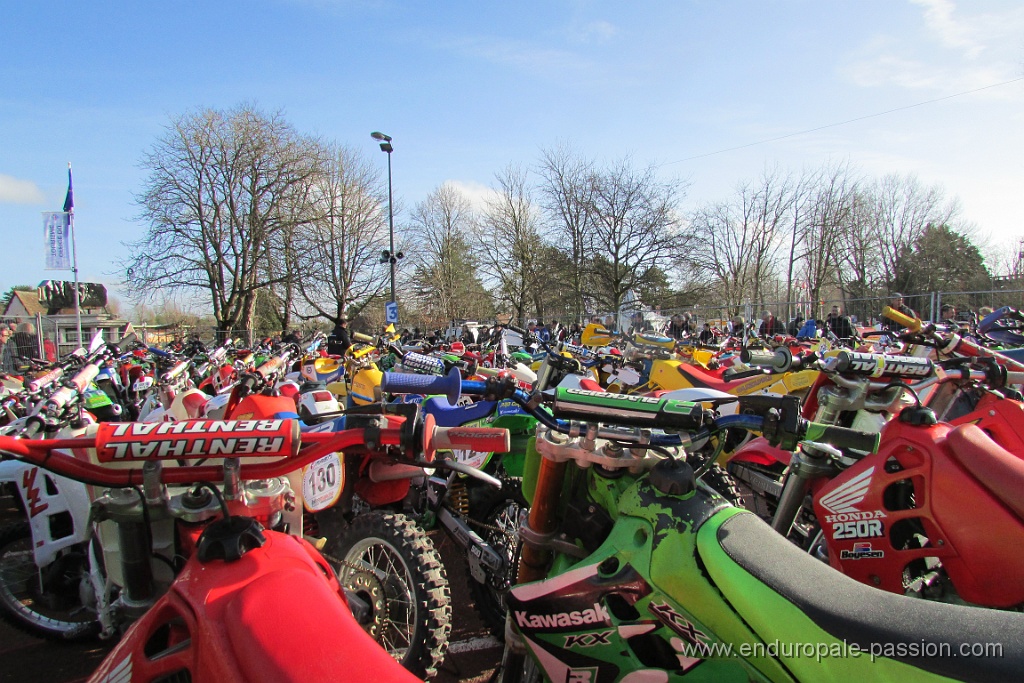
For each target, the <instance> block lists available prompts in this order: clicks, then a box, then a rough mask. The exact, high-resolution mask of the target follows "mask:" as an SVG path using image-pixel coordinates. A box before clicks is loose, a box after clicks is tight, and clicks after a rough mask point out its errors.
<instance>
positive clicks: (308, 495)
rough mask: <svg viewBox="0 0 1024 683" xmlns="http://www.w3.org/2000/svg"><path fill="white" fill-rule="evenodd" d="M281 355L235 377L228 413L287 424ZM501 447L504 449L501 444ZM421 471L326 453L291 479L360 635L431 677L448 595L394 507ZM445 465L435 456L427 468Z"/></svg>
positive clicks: (357, 417)
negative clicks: (359, 614)
mask: <svg viewBox="0 0 1024 683" xmlns="http://www.w3.org/2000/svg"><path fill="white" fill-rule="evenodd" d="M288 358H289V352H288V351H285V352H283V353H280V354H279V355H278V356H275V357H272V358H270V359H268V361H267V363H265V364H264V365H263V366H261V367H260V368H258V369H257V371H256V372H253V373H247V374H245V375H243V376H242V377H241V378H240V379H239V381H238V383H237V384H236V385H235V387H234V388H233V389H232V394H231V400H230V402H229V403H230V405H229V409H228V412H227V415H228V417H231V418H235V419H270V418H297V417H298V415H297V414H296V412H295V410H296V404H295V398H294V397H289V396H286V395H281V394H280V393H279V392H278V391H277V389H276V387H277V386H278V383H279V382H278V380H279V379H280V375H281V373H282V372H283V370H284V369H286V368H287V365H288ZM419 410H420V406H419V405H418V404H415V403H407V404H394V405H385V404H380V403H377V404H368V405H365V406H356V407H351V408H349V410H348V411H347V412H346V413H345V414H344V415H342V416H339V417H335V418H334V419H332V420H330V421H325V422H319V423H318V424H315V425H307V426H304V427H303V428H302V429H303V433H304V434H316V433H320V432H332V431H338V430H340V429H344V428H349V427H352V426H354V425H361V424H364V423H366V422H367V421H370V422H371V423H377V422H381V421H383V422H385V423H390V422H392V421H398V422H400V421H402V420H404V419H408V417H409V416H410V415H416V414H419ZM427 419H428V420H432V418H431V417H429V416H428V418H427ZM502 448H503V449H504V450H507V444H506V445H504V446H503V447H502ZM495 450H502V449H495ZM425 466H427V463H424V462H422V461H418V462H417V461H413V460H412V459H405V460H402V461H400V462H385V461H381V460H380V459H377V458H369V457H364V458H362V459H359V458H346V457H343V454H339V453H333V454H327V455H325V456H324V457H322V458H320V459H318V460H317V461H316V462H314V463H312V464H311V465H310V466H309V467H307V468H305V469H304V470H303V471H302V472H301V473H300V474H299V475H298V476H297V481H296V488H301V489H302V491H303V509H302V512H303V515H302V528H304V529H305V531H306V533H307V534H310V535H312V536H316V537H318V538H322V539H323V546H322V550H323V552H324V553H325V555H326V556H327V557H328V559H329V560H330V562H331V564H332V566H333V567H334V568H335V570H336V571H337V572H338V575H339V579H340V581H341V583H342V585H343V586H344V587H345V588H346V589H348V590H351V591H354V592H355V593H357V594H358V595H360V596H363V598H364V599H365V601H366V603H367V604H368V605H369V609H368V615H367V618H366V619H365V624H364V625H365V627H366V629H367V631H368V632H369V633H370V634H371V635H372V636H373V637H374V638H375V639H376V640H377V641H378V642H379V643H381V645H383V646H384V647H385V648H386V649H387V650H388V651H389V652H391V653H392V654H393V655H394V656H395V657H396V658H397V659H398V660H399V661H400V662H401V663H402V664H403V665H404V666H406V668H408V669H409V670H411V671H414V672H415V673H417V674H418V675H422V676H431V675H433V674H434V673H435V672H436V670H437V667H438V666H439V665H440V663H441V662H442V661H443V659H444V656H445V653H446V652H447V647H448V636H449V633H450V632H451V613H452V607H451V597H450V590H449V587H448V579H447V575H446V573H445V571H444V567H443V565H442V563H441V560H440V556H439V555H438V553H437V550H436V549H435V547H434V544H433V542H432V541H431V540H430V538H429V537H428V536H427V534H426V532H425V531H424V530H423V529H422V528H421V527H419V526H417V525H416V524H415V522H414V521H413V519H411V518H410V517H408V516H407V515H405V514H403V512H402V506H401V503H402V501H404V500H405V499H406V497H407V496H408V494H409V491H410V487H411V480H412V479H413V478H417V477H418V478H426V477H427V476H429V475H428V473H427V471H426V470H425ZM449 466H450V464H449V463H448V462H447V461H445V460H438V461H437V462H436V463H434V464H432V465H429V467H444V468H447V467H449ZM429 467H428V468H429Z"/></svg>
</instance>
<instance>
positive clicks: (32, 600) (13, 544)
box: [0, 522, 99, 641]
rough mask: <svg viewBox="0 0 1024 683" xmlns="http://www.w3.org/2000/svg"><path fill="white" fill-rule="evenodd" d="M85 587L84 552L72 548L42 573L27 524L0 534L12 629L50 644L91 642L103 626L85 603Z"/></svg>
mask: <svg viewBox="0 0 1024 683" xmlns="http://www.w3.org/2000/svg"><path fill="white" fill-rule="evenodd" d="M87 585H88V576H87V563H86V558H85V550H84V548H77V547H75V548H69V549H68V550H66V551H65V552H64V554H62V555H60V556H59V557H57V559H55V560H54V561H53V562H51V563H50V564H49V565H48V566H46V567H43V568H42V569H40V568H38V567H36V563H35V557H34V555H33V552H32V530H31V528H30V527H29V524H28V522H15V523H14V524H11V525H8V526H6V527H4V528H3V529H0V607H2V608H3V609H2V613H3V617H4V619H6V620H7V621H8V622H9V623H10V624H11V625H12V626H14V627H16V628H18V629H20V630H22V631H25V632H26V633H30V634H32V635H36V636H42V637H44V638H49V639H51V640H62V641H76V640H85V639H87V638H91V637H92V636H94V635H96V633H98V632H99V622H98V621H97V620H96V613H95V611H94V610H93V609H91V608H89V607H87V606H85V605H83V604H82V593H83V592H82V590H81V589H82V587H83V586H87Z"/></svg>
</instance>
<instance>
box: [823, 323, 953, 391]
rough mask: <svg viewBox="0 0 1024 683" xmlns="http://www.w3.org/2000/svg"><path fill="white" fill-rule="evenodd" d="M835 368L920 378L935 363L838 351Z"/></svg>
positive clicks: (861, 373) (839, 370)
mask: <svg viewBox="0 0 1024 683" xmlns="http://www.w3.org/2000/svg"><path fill="white" fill-rule="evenodd" d="M904 317H906V316H904ZM835 370H836V371H837V372H842V373H847V374H851V375H861V376H864V377H881V376H882V375H891V376H895V377H904V378H907V379H922V378H924V377H928V376H929V375H931V374H932V373H933V372H934V371H935V365H934V364H933V363H932V361H931V360H929V359H927V358H915V357H913V356H889V355H886V354H883V353H859V352H855V351H840V352H839V354H838V355H837V356H836V364H835Z"/></svg>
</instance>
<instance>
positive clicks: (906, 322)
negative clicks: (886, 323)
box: [882, 306, 921, 332]
mask: <svg viewBox="0 0 1024 683" xmlns="http://www.w3.org/2000/svg"><path fill="white" fill-rule="evenodd" d="M882 316H883V317H885V318H888V319H889V320H893V321H895V322H898V323H899V324H900V325H903V326H904V327H906V328H907V330H908V331H909V332H920V331H921V321H920V320H919V319H918V318H911V317H910V316H909V315H904V314H903V313H900V312H899V311H897V310H896V309H895V308H891V307H889V306H886V307H885V308H883V309H882Z"/></svg>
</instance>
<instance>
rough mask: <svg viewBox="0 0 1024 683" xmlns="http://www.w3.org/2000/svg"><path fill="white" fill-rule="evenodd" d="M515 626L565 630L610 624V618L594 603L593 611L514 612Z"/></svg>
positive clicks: (602, 608) (606, 612)
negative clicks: (570, 627)
mask: <svg viewBox="0 0 1024 683" xmlns="http://www.w3.org/2000/svg"><path fill="white" fill-rule="evenodd" d="M514 614H515V618H516V625H517V626H519V628H529V629H535V630H538V629H551V628H566V627H569V626H582V625H583V624H610V623H611V617H610V616H608V610H606V609H605V608H604V607H603V606H602V605H601V604H600V603H597V602H595V603H594V608H593V609H585V610H578V611H575V612H561V613H559V614H527V613H526V612H520V611H516V612H514Z"/></svg>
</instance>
